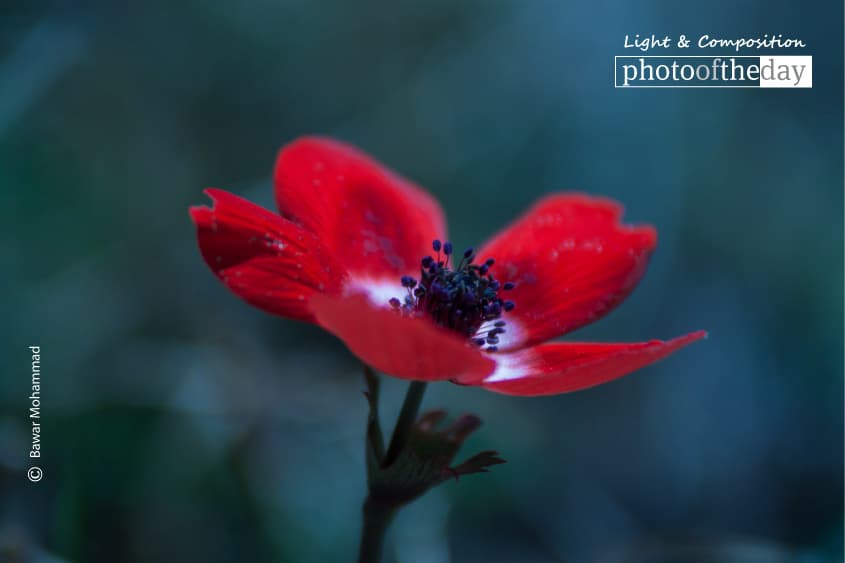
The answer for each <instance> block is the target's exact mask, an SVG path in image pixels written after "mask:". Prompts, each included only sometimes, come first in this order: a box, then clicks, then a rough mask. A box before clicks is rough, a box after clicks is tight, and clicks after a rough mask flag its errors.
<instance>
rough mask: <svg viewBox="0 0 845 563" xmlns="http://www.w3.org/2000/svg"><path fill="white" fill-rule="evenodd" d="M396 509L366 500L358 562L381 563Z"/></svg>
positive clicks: (369, 499) (370, 499)
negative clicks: (385, 537) (387, 533)
mask: <svg viewBox="0 0 845 563" xmlns="http://www.w3.org/2000/svg"><path fill="white" fill-rule="evenodd" d="M395 513H396V510H395V509H393V508H390V507H389V506H386V505H384V504H381V503H378V502H375V501H373V499H372V498H370V497H369V496H368V497H367V500H366V501H364V527H363V529H362V530H361V547H360V548H359V550H358V563H380V561H381V552H382V548H383V547H384V536H385V533H386V532H387V528H388V526H390V521H391V520H393V515H394V514H395Z"/></svg>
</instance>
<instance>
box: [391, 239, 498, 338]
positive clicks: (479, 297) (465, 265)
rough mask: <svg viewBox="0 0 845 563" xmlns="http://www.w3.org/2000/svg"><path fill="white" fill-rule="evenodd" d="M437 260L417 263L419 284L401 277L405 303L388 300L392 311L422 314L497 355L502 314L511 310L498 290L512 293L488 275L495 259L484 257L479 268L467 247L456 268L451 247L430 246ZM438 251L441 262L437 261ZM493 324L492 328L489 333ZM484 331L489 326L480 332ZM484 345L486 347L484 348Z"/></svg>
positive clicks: (437, 243) (446, 244)
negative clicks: (443, 258) (451, 258)
mask: <svg viewBox="0 0 845 563" xmlns="http://www.w3.org/2000/svg"><path fill="white" fill-rule="evenodd" d="M431 248H432V249H433V250H434V252H436V253H437V256H436V258H435V257H432V256H426V257H424V258H423V259H422V260H420V266H421V267H420V277H419V280H417V279H415V278H413V277H411V276H402V278H401V283H402V287H404V288H406V289H407V290H408V294H407V295H406V296H405V297H404V303H403V301H400V300H399V299H397V298H393V299H391V300H390V306H391V307H392V308H394V309H397V310H401V311H403V312H404V313H409V314H415V313H426V314H428V315H430V316H431V318H432V319H433V320H434V322H435V323H437V324H438V325H440V326H443V327H445V328H449V329H451V330H454V331H456V332H459V333H460V334H462V335H465V336H467V337H469V338H470V339H471V341H472V342H473V343H474V344H475V345H476V346H479V347H481V348H484V350H486V351H489V352H495V351H497V350H498V346H497V344H499V335H500V334H504V333H505V329H504V328H503V327H504V326H505V325H506V324H507V323H506V322H505V321H503V320H500V318H501V316H502V314H503V313H504V312H506V311H511V310H513V308H514V303H513V301H505V300H503V299H501V298H500V297H499V295H498V292H499V290H500V289H501V288H504V289H513V287H514V285H513V283H511V282H508V283H505V284H500V283H499V282H498V281H497V280H496V279H495V278H494V277H493V275H492V274H491V273H490V269H491V268H492V267H493V265H494V264H495V260H493V259H492V258H487V259H486V260H485V261H484V262H483V263H482V264H481V265H476V264H473V261H474V260H475V250H474V249H473V248H467V249H466V250H465V251H464V253H463V257H462V259H461V260H460V262H459V263H458V264H457V265H450V264H449V259H450V256H451V255H452V252H453V250H454V247H453V246H452V243H451V242H448V241H447V242H441V241H439V240H434V241H432V244H431ZM441 250H442V251H443V254H444V255H445V257H446V258H445V261H444V260H441V254H440V252H441ZM487 323H491V324H492V326H493V328H490V324H487ZM482 326H485V327H487V328H486V329H484V330H482ZM485 346H486V347H485Z"/></svg>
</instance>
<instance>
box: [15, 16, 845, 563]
mask: <svg viewBox="0 0 845 563" xmlns="http://www.w3.org/2000/svg"><path fill="white" fill-rule="evenodd" d="M842 11H843V7H842V3H841V2H837V1H836V0H832V1H825V2H816V3H810V4H804V5H800V4H799V3H797V2H787V1H784V0H780V1H778V0H776V1H770V0H751V1H749V2H743V3H741V4H737V5H734V4H733V3H730V2H727V1H726V0H718V1H711V2H694V3H683V4H681V3H676V2H667V1H665V0H647V1H645V2H640V3H636V4H635V3H630V2H625V1H623V0H599V1H597V2H592V3H580V4H576V3H574V2H565V1H542V0H537V1H523V2H505V1H482V0H462V1H456V0H429V1H424V2H423V1H417V2H411V1H398V2H393V3H387V2H375V1H372V0H369V1H363V2H354V3H353V2H341V1H337V2H309V1H306V0H298V1H289V2H283V1H281V0H257V1H255V2H243V3H241V2H223V1H211V2H199V1H187V2H179V3H165V2H149V3H143V4H141V3H137V4H135V3H129V2H127V3H120V2H105V1H101V2H88V3H83V2H79V3H59V2H56V3H52V4H51V3H49V2H47V3H40V2H38V3H36V2H18V3H15V2H12V3H6V4H4V7H3V9H2V11H0V198H2V199H0V218H2V223H3V225H4V229H3V232H4V235H3V237H2V242H0V245H2V246H0V254H1V255H2V257H3V259H2V262H3V267H2V269H3V275H2V277H0V287H2V288H3V292H2V295H3V297H2V303H3V305H2V317H3V322H2V324H0V326H2V339H0V350H2V355H0V365H2V370H3V377H2V379H0V561H4V562H6V561H10V562H29V561H34V562H48V561H49V562H66V561H67V562H69V561H73V562H92V563H93V562H110V563H111V562H115V561H121V562H124V561H125V562H142V561H143V562H148V561H203V562H207V563H212V562H229V561H285V562H295V563H307V562H322V561H351V560H353V558H354V553H355V550H356V545H357V540H358V537H357V536H358V529H359V528H358V527H359V521H360V520H359V511H360V503H361V501H362V499H363V496H364V467H363V446H362V443H363V438H362V435H363V430H364V422H365V417H366V404H365V401H364V399H363V397H362V396H361V391H362V390H363V388H364V385H363V382H362V379H361V374H360V371H361V370H360V366H359V365H358V364H357V363H356V361H355V359H354V358H353V357H352V356H351V355H350V354H349V353H348V352H346V351H345V349H344V348H343V346H342V345H341V344H340V343H339V342H338V341H336V340H335V339H333V338H332V337H330V336H327V335H325V334H323V333H322V332H321V331H320V330H318V329H316V328H313V327H310V326H305V325H303V324H298V323H294V322H290V321H286V320H282V319H277V318H273V317H270V316H268V315H265V314H264V313H262V312H260V311H258V310H255V309H252V308H250V307H248V306H245V305H244V304H243V303H241V302H240V301H239V300H238V299H236V298H235V297H233V296H232V295H230V294H229V293H228V292H227V291H226V290H225V289H224V288H223V287H222V286H221V285H220V284H219V283H218V282H217V281H216V280H215V279H214V278H213V276H211V275H210V274H209V272H208V271H207V269H206V267H205V265H204V264H203V263H202V261H201V259H200V256H199V253H198V251H197V248H196V246H195V240H194V232H193V228H192V225H191V224H190V222H189V220H188V214H187V207H188V206H189V205H191V204H198V203H203V202H204V196H203V195H202V193H201V190H202V188H204V187H207V186H216V187H222V188H226V189H229V190H231V191H234V192H236V193H238V194H241V195H244V196H245V197H248V198H250V199H252V200H254V201H257V202H259V203H262V204H265V205H266V206H268V207H272V196H271V183H270V171H271V169H272V165H273V161H274V158H275V154H276V151H277V150H278V148H279V147H280V146H281V145H282V144H283V143H285V142H287V141H289V140H291V139H293V138H295V137H297V136H299V135H302V134H307V133H320V134H326V135H332V136H336V137H338V138H341V139H344V140H347V141H349V142H352V143H354V144H356V145H358V146H360V147H361V148H363V149H364V150H366V151H367V152H370V153H371V154H373V155H375V156H376V157H377V158H379V159H380V160H382V161H383V162H386V163H388V164H389V165H390V166H392V167H393V168H395V169H396V170H398V171H400V172H401V173H402V174H404V175H406V176H407V177H410V178H412V179H414V180H415V181H417V182H418V183H420V184H422V185H424V186H426V187H428V188H429V189H430V190H431V191H432V192H433V193H434V194H435V195H436V196H437V197H438V198H439V199H440V200H441V202H442V203H443V205H444V208H445V209H446V212H447V214H448V217H449V220H450V225H451V233H452V238H453V240H455V241H456V243H457V245H458V246H464V245H469V244H475V243H478V242H479V241H481V240H482V239H484V238H486V237H487V236H488V235H490V234H492V233H493V232H494V231H495V230H496V229H498V228H499V227H500V226H502V225H503V224H505V223H506V222H507V221H509V220H510V219H512V218H513V217H514V216H515V214H516V213H517V212H518V211H520V210H522V209H524V208H525V207H527V206H528V205H529V204H530V203H531V202H532V200H534V199H535V198H537V197H539V196H541V195H542V194H545V193H548V192H550V191H554V190H563V189H578V190H584V191H588V192H590V193H595V194H603V195H608V196H612V197H615V198H617V199H619V200H621V201H622V202H624V203H625V205H626V208H627V218H628V219H629V220H631V221H634V222H648V223H651V224H653V225H655V226H656V227H657V228H658V230H659V232H660V237H661V238H660V246H659V249H658V251H657V253H656V254H655V256H654V258H653V261H652V264H651V267H650V270H649V272H648V274H647V275H646V277H645V279H644V281H643V283H642V284H641V286H640V287H639V288H638V289H637V291H636V292H635V293H634V294H633V296H632V297H631V298H630V299H629V300H628V301H627V302H626V303H625V304H624V305H623V306H622V307H621V308H619V309H618V310H617V311H616V312H614V313H613V314H611V315H610V316H609V317H607V318H606V319H604V320H602V321H601V322H599V323H597V324H596V325H594V326H591V327H589V328H587V329H584V330H582V331H580V332H579V333H577V334H576V335H574V337H575V338H578V339H601V340H618V341H624V340H630V341H637V340H646V339H650V338H655V337H661V338H667V337H672V336H675V335H678V334H681V333H685V332H689V331H691V330H694V329H699V328H705V329H707V330H709V331H710V338H709V339H708V340H707V341H704V342H700V343H697V344H695V345H693V346H691V347H690V348H688V349H685V350H683V351H682V352H680V353H678V354H676V355H675V356H673V357H672V358H670V359H668V360H666V361H664V362H663V363H661V364H658V365H655V366H653V367H649V368H647V369H645V370H643V371H642V372H639V373H638V374H636V375H635V376H632V377H629V378H625V379H622V380H620V381H617V382H614V383H612V384H609V385H606V386H602V387H599V388H595V389H592V390H589V391H585V392H580V393H575V394H571V395H564V396H558V397H552V398H541V399H519V398H510V397H503V396H497V395H494V394H491V393H486V392H483V391H480V390H476V389H472V388H461V387H456V386H452V385H449V384H445V383H444V384H439V385H435V386H432V387H431V388H430V392H429V394H428V395H427V397H426V403H425V405H426V406H429V407H435V406H442V407H446V408H448V409H450V410H451V411H452V412H454V413H455V414H457V413H462V412H474V413H477V414H478V415H480V416H481V417H482V418H484V419H485V426H483V427H482V429H481V430H480V431H479V432H478V434H477V435H475V436H473V438H472V439H471V440H470V441H469V442H468V444H467V445H466V447H465V450H464V453H465V454H466V455H469V454H471V453H474V452H476V451H479V450H482V449H488V448H493V449H497V450H499V451H500V452H502V455H503V456H504V457H506V458H507V459H508V461H509V463H508V464H507V465H503V466H498V467H495V468H494V470H493V471H492V472H491V473H490V474H488V475H483V476H478V477H476V478H466V479H463V480H461V482H460V483H458V484H454V483H450V484H447V485H445V486H442V487H440V488H439V489H437V490H436V491H435V492H433V493H431V494H430V495H428V496H427V497H425V498H424V499H423V500H421V501H419V502H418V503H416V504H414V505H413V506H411V507H409V508H408V509H406V510H405V511H404V512H403V513H401V515H400V516H399V518H398V520H397V521H396V522H395V525H394V527H393V529H392V532H391V535H390V537H389V540H388V547H387V559H388V560H395V561H402V562H419V563H423V562H425V563H436V562H450V561H451V562H456V563H457V562H500V561H502V562H505V561H514V562H526V563H529V562H546V561H576V562H580V561H587V562H592V561H595V562H615V561H625V562H658V561H659V562H674V561H680V562H683V561H708V562H709V561H729V562H731V561H737V562H745V561H751V562H770V561H775V562H781V561H783V562H787V561H789V562H793V561H798V562H827V561H841V560H842V542H843V532H842V530H843V424H842V422H843V412H842V405H843V372H842V359H843V326H842V316H843V315H842V313H843V275H842V274H843V267H842V266H843V259H842V257H843V245H842V243H843V224H842V218H843V138H842V126H843V95H842V94H843V92H842V79H843V59H842V44H843V37H842V21H843V13H842ZM634 33H640V34H641V35H648V34H651V33H655V34H657V35H663V34H669V35H673V36H677V35H679V34H681V33H684V34H687V36H693V37H697V36H698V35H699V34H702V33H709V34H711V35H715V36H720V37H738V36H758V35H762V34H763V33H770V34H771V33H783V34H784V36H789V37H798V38H801V39H803V40H804V41H805V42H806V43H807V44H808V49H807V50H806V51H805V52H804V53H802V54H811V55H813V57H814V67H815V68H814V77H813V79H814V87H813V89H812V90H712V89H707V90H626V91H623V90H614V89H613V82H612V80H613V77H612V69H613V66H612V61H613V59H612V57H613V55H618V54H623V49H622V42H623V39H624V35H625V34H632V35H633V34H634ZM30 344H38V345H40V346H41V349H42V357H43V364H42V370H43V373H42V378H43V389H44V390H43V394H44V397H45V398H44V401H43V404H44V419H43V428H44V434H43V444H44V446H43V448H44V457H43V460H42V463H41V466H42V468H43V470H44V473H45V477H44V479H43V481H41V482H40V483H38V484H37V485H33V484H30V483H29V482H27V480H26V478H25V475H24V472H25V470H26V468H27V466H28V461H29V460H28V458H27V452H28V450H29V434H28V432H29V420H28V419H27V407H28V401H27V396H28V385H29V378H30V374H29V369H30V368H29V351H28V349H27V346H28V345H30ZM384 387H385V397H384V399H385V400H384V405H383V410H384V413H383V414H384V421H385V423H387V424H390V423H391V422H392V420H393V419H394V416H395V413H396V411H397V409H398V403H399V401H400V400H401V396H402V393H403V392H404V384H402V383H401V382H398V381H395V380H385V381H384Z"/></svg>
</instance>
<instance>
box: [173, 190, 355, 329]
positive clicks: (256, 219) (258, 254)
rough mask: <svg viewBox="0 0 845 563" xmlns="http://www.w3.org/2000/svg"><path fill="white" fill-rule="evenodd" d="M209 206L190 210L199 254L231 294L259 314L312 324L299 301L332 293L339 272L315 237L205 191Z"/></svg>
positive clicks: (242, 202) (237, 201)
mask: <svg viewBox="0 0 845 563" xmlns="http://www.w3.org/2000/svg"><path fill="white" fill-rule="evenodd" d="M205 193H206V194H208V195H209V197H211V199H212V200H213V202H214V206H213V207H211V208H209V207H205V206H201V207H200V206H198V207H192V208H191V210H190V213H191V218H192V219H193V220H194V223H195V224H196V226H197V239H198V241H199V246H200V251H201V252H202V256H203V258H204V259H205V261H206V263H207V264H208V266H209V268H211V269H212V271H213V272H214V273H215V274H217V276H218V277H220V278H221V279H222V280H223V282H224V283H226V285H227V286H228V287H229V288H230V289H231V290H232V291H233V292H235V293H236V294H237V295H239V296H241V297H242V298H244V299H245V300H246V301H248V302H250V303H252V304H253V305H256V306H258V307H260V308H262V309H264V310H265V311H268V312H271V313H275V314H277V315H282V316H285V317H290V318H295V319H300V320H313V318H312V316H311V313H310V311H308V309H307V307H306V304H305V301H307V299H308V298H309V297H310V296H311V295H312V294H313V293H314V292H315V291H327V292H337V291H339V288H340V283H341V282H342V281H343V279H344V276H345V274H344V272H343V270H342V269H340V268H339V267H338V266H337V265H336V264H335V263H334V261H333V260H332V259H331V257H330V256H329V255H328V254H327V253H326V252H325V250H324V249H323V248H322V245H321V244H320V242H319V240H317V238H316V237H315V236H314V235H313V234H311V233H309V232H308V231H305V230H304V229H303V228H302V227H300V226H298V225H296V224H294V223H292V222H290V221H288V220H287V219H283V218H282V217H279V216H278V215H276V214H275V213H272V212H270V211H267V210H266V209H264V208H262V207H259V206H257V205H255V204H254V203H251V202H249V201H247V200H245V199H243V198H240V197H238V196H236V195H233V194H230V193H228V192H225V191H223V190H218V189H208V190H206V192H205Z"/></svg>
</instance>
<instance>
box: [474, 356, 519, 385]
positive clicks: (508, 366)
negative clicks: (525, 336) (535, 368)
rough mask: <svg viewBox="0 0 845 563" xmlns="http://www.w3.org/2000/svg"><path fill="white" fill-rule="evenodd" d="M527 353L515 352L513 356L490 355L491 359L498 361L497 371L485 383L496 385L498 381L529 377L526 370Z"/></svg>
mask: <svg viewBox="0 0 845 563" xmlns="http://www.w3.org/2000/svg"><path fill="white" fill-rule="evenodd" d="M526 354H528V352H527V351H523V352H514V353H512V354H507V353H504V354H500V353H493V354H490V358H492V359H494V360H496V369H495V371H493V373H492V374H490V375H489V376H487V378H485V379H484V383H495V382H497V381H510V380H511V379H519V378H521V377H525V376H526V375H528V373H526V368H525V359H526Z"/></svg>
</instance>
